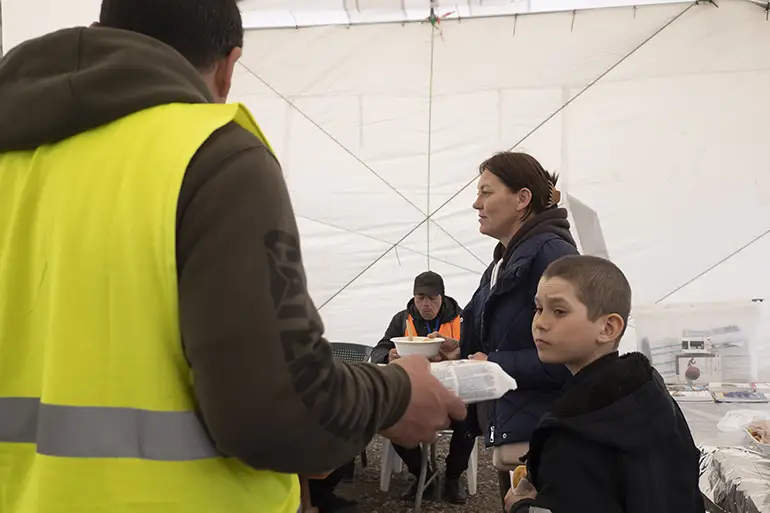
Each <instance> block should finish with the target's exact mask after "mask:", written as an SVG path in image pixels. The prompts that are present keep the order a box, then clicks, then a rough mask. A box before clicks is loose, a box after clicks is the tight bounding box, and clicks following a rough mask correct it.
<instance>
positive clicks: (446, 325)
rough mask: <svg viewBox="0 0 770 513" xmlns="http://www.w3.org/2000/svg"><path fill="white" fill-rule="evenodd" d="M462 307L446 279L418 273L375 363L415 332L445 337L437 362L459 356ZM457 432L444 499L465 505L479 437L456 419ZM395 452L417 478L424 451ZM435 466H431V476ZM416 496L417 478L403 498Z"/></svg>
mask: <svg viewBox="0 0 770 513" xmlns="http://www.w3.org/2000/svg"><path fill="white" fill-rule="evenodd" d="M460 314H461V310H460V306H459V305H458V304H457V301H455V300H454V299H452V298H451V297H447V296H446V295H445V294H444V280H443V279H442V278H441V276H440V275H439V274H437V273H434V272H432V271H427V272H424V273H422V274H420V275H418V276H417V277H416V278H415V280H414V297H413V298H412V299H410V300H409V303H408V304H407V305H406V309H404V310H401V311H400V312H398V313H397V314H396V315H395V316H393V319H392V320H391V321H390V325H389V326H388V329H387V330H386V331H385V335H384V336H383V337H382V340H380V342H379V344H377V346H376V347H375V348H374V349H373V350H372V357H371V361H372V362H373V363H388V362H391V361H393V360H394V359H396V358H398V357H399V355H398V352H397V351H396V346H395V344H394V343H393V342H391V340H390V339H392V338H396V337H405V336H409V335H416V336H420V337H427V336H440V337H441V338H443V339H444V340H445V342H444V343H443V344H442V345H441V354H440V356H438V357H436V359H435V361H439V360H444V359H457V358H459V356H460V350H459V349H460V344H459V342H458V341H459V340H460V323H461V321H462V319H461V317H460ZM452 429H453V431H454V433H453V435H452V440H451V442H450V446H449V454H448V455H447V458H446V479H445V480H444V498H445V499H446V500H447V501H449V502H450V503H452V504H464V503H465V502H466V500H467V497H468V495H467V490H466V486H465V483H464V482H462V480H461V479H462V475H463V472H465V471H466V470H467V469H468V459H469V458H470V455H471V452H473V447H474V445H475V443H476V437H475V436H474V435H473V434H472V432H471V430H470V427H469V425H468V424H467V421H463V422H455V423H454V424H453V425H452ZM394 448H395V449H396V452H397V453H398V455H399V456H400V457H401V459H402V460H403V461H404V463H405V464H406V466H407V468H408V469H409V472H410V473H411V474H412V475H413V476H415V478H418V477H419V475H420V467H421V463H422V451H421V449H420V448H419V447H416V448H414V449H407V448H405V447H400V446H397V445H394ZM431 472H432V469H428V476H430V475H431ZM432 491H433V485H432V484H431V486H429V487H428V488H427V489H426V490H425V496H426V498H428V497H430V496H431V495H432V493H431V492H432ZM416 495H417V479H415V482H414V483H413V484H412V486H411V487H410V488H409V490H408V491H407V492H406V493H405V494H404V495H403V496H402V498H403V499H404V500H410V501H411V500H414V499H415V496H416Z"/></svg>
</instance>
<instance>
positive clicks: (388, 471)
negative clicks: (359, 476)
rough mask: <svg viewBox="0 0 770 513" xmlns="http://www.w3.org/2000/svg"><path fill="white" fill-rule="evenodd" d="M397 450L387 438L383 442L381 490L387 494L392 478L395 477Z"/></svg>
mask: <svg viewBox="0 0 770 513" xmlns="http://www.w3.org/2000/svg"><path fill="white" fill-rule="evenodd" d="M396 458H398V455H397V454H396V450H395V449H394V448H393V445H392V444H391V443H390V440H388V439H387V438H386V439H385V440H383V442H382V449H381V452H380V490H381V491H383V492H387V491H388V490H389V489H390V478H391V477H392V476H393V468H394V466H395V465H396Z"/></svg>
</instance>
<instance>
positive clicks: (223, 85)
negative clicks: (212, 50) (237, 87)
mask: <svg viewBox="0 0 770 513" xmlns="http://www.w3.org/2000/svg"><path fill="white" fill-rule="evenodd" d="M241 55H243V50H242V49H240V48H233V49H232V51H231V52H230V53H229V54H228V55H227V57H225V58H224V59H222V60H221V61H219V63H218V64H217V67H216V70H215V71H214V86H215V87H216V96H217V97H216V98H215V99H214V100H215V101H216V102H217V103H225V102H227V96H228V95H229V94H230V89H231V87H232V85H233V73H235V65H236V64H237V63H238V59H240V58H241Z"/></svg>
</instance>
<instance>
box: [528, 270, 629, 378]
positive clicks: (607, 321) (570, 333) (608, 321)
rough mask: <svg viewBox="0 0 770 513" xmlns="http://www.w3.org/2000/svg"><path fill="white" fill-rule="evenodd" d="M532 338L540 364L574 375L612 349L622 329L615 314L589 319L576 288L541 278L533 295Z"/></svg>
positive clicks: (566, 282) (557, 280) (556, 280)
mask: <svg viewBox="0 0 770 513" xmlns="http://www.w3.org/2000/svg"><path fill="white" fill-rule="evenodd" d="M535 307H536V311H535V317H534V318H533V320H532V338H533V339H534V340H535V346H536V347H537V354H538V356H539V357H540V360H541V361H542V362H543V363H556V364H559V363H560V364H564V365H566V366H567V368H568V369H569V370H570V371H572V373H573V374H575V373H577V372H578V371H580V369H582V368H583V367H585V366H586V365H588V364H589V363H591V362H593V361H594V360H597V359H598V358H600V357H602V356H603V355H605V354H608V353H610V352H612V351H613V350H614V342H615V340H616V339H617V338H618V337H619V336H620V333H621V331H622V330H623V319H622V318H621V317H620V316H619V315H617V314H610V315H602V316H600V317H599V318H598V319H596V320H595V321H592V320H591V319H589V318H588V309H587V308H586V306H585V305H584V304H583V303H582V302H581V301H580V299H578V296H577V294H576V291H575V287H574V286H573V285H572V284H571V283H569V282H568V281H566V280H563V279H562V278H542V279H541V280H540V283H539V284H538V286H537V295H536V296H535Z"/></svg>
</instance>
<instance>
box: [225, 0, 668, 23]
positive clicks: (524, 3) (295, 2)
mask: <svg viewBox="0 0 770 513" xmlns="http://www.w3.org/2000/svg"><path fill="white" fill-rule="evenodd" d="M680 2H682V0H637V1H634V0H459V1H458V0H454V1H452V0H437V1H435V2H434V5H435V6H436V8H437V11H436V14H437V15H439V16H446V18H445V19H447V20H455V21H456V20H457V19H458V18H460V19H464V18H477V17H489V16H510V15H513V14H529V13H544V12H558V11H573V10H582V9H597V8H606V7H622V6H632V5H636V6H641V5H651V4H666V3H680ZM240 5H241V10H242V11H243V16H244V24H245V25H246V27H247V28H251V29H258V28H286V27H305V26H318V25H357V24H371V23H404V22H414V21H422V20H424V19H425V18H426V17H427V16H428V14H429V12H430V6H431V2H430V0H245V1H242V2H240Z"/></svg>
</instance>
